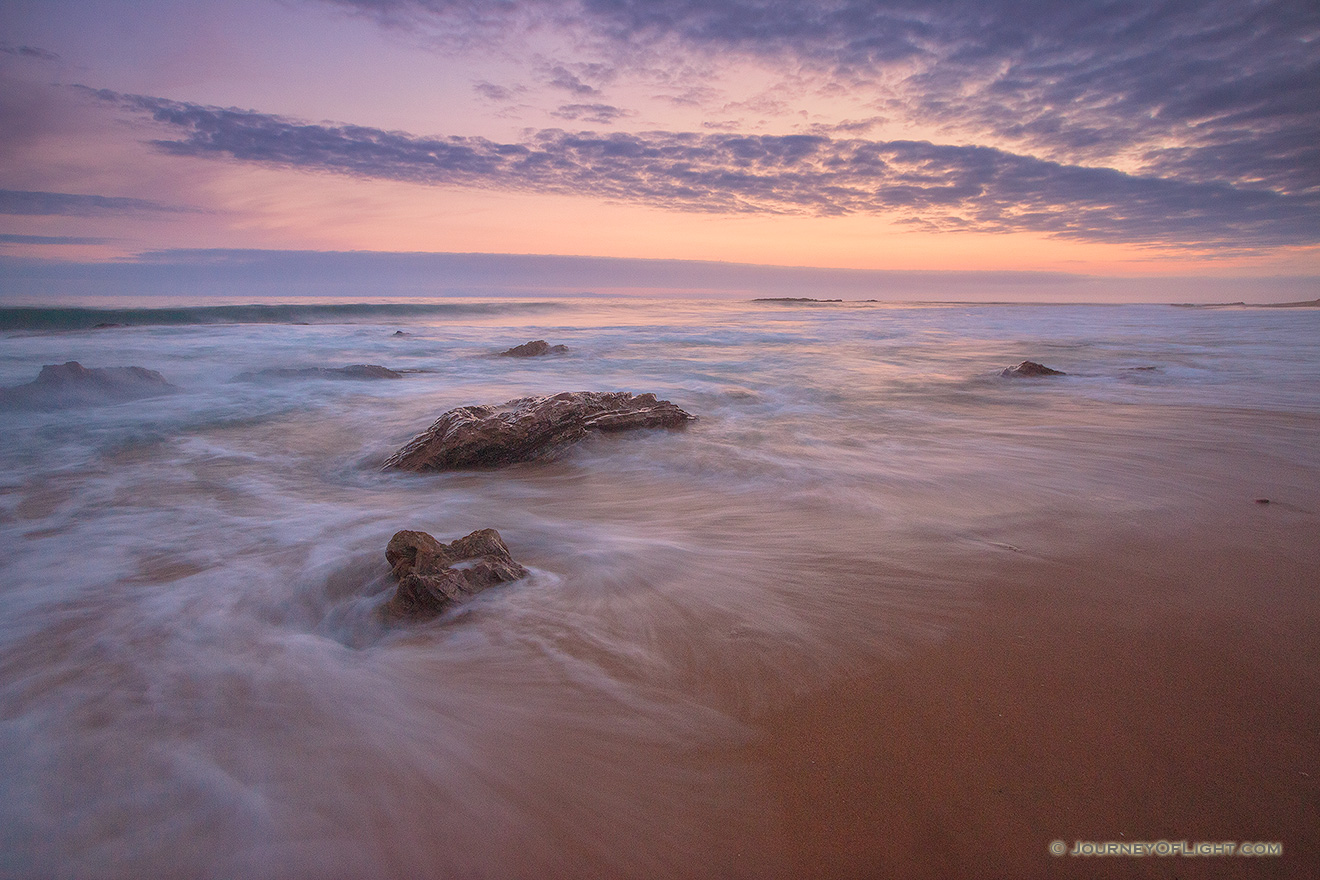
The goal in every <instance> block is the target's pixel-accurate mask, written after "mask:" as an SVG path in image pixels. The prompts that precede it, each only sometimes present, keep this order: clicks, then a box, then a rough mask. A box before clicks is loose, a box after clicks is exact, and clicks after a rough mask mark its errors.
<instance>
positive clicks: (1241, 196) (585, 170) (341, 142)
mask: <svg viewBox="0 0 1320 880" xmlns="http://www.w3.org/2000/svg"><path fill="white" fill-rule="evenodd" d="M97 94H98V96H99V97H100V98H102V99H103V100H106V101H110V102H114V103H117V104H119V105H120V106H123V107H125V108H128V109H130V110H133V111H136V112H140V113H144V114H149V115H150V116H151V118H152V119H153V120H154V122H155V123H156V124H157V125H158V126H160V128H161V129H163V131H164V132H167V133H169V134H170V135H171V136H169V137H163V138H160V139H157V140H155V141H153V143H154V144H155V146H156V147H157V148H158V149H160V150H162V151H164V152H166V153H169V154H173V155H178V156H194V157H207V156H211V157H230V158H234V159H238V160H241V161H245V162H252V163H257V164H265V165H276V166H282V167H290V168H299V169H304V170H308V171H316V172H330V173H337V174H347V175H352V176H356V177H362V178H381V179H390V180H404V181H411V182H414V183H421V184H433V185H449V186H472V187H484V188H489V189H503V190H521V191H532V192H557V193H565V194H576V195H587V196H595V197H597V198H603V199H607V200H616V201H620V202H638V203H643V204H647V205H652V206H656V207H660V208H665V209H669V210H675V211H700V212H711V213H785V214H787V213H796V214H804V213H805V214H816V215H840V214H849V213H865V214H875V215H884V216H888V217H891V218H893V219H896V220H898V221H900V222H905V223H910V224H915V225H921V226H924V227H925V228H929V229H940V230H980V231H992V232H1014V231H1032V232H1043V233H1047V234H1050V235H1054V236H1058V237H1063V238H1070V239H1079V240H1086V241H1109V242H1132V243H1139V244H1149V245H1157V246H1199V247H1220V248H1224V247H1233V248H1239V247H1270V246H1280V245H1314V244H1317V243H1320V221H1318V220H1317V218H1320V193H1302V194H1290V193H1283V192H1278V191H1275V190H1271V189H1268V188H1263V187H1247V186H1233V185H1230V184H1227V183H1221V182H1194V181H1192V182H1189V181H1186V180H1181V179H1172V178H1167V179H1166V178H1158V177H1152V176H1142V175H1133V174H1127V173H1124V172H1121V171H1118V170H1115V169H1111V168H1103V167H1089V166H1083V165H1071V164H1066V163H1060V162H1055V161H1050V160H1045V159H1039V158H1036V157H1033V156H1026V155H1020V154H1015V153H1012V152H1008V151H1005V150H1000V149H994V148H990V147H982V146H967V145H948V144H934V143H930V142H928V141H916V140H887V141H884V140H866V139H861V138H850V137H837V138H836V137H831V136H828V135H807V134H800V135H747V134H735V133H704V134H697V133H688V132H665V131H659V132H644V133H635V134H630V133H610V134H597V133H593V132H577V133H572V132H565V131H561V130H558V129H547V130H542V131H538V132H533V133H531V134H529V135H528V136H527V137H526V138H525V139H524V140H523V141H522V142H520V143H499V142H495V141H491V140H488V139H485V138H479V137H457V136H449V137H419V136H415V135H411V134H408V133H405V132H398V131H384V130H381V129H376V128H367V127H363V126H354V125H326V124H311V123H306V122H301V121H298V120H293V119H288V118H285V117H281V116H275V115H270V114H264V113H258V112H256V111H251V110H238V109H232V108H231V109H224V108H218V107H206V106H201V105H196V104H187V103H181V102H176V101H169V100H165V99H161V98H152V97H144V96H126V95H119V94H116V93H113V92H99V93H97ZM88 198H91V197H88Z"/></svg>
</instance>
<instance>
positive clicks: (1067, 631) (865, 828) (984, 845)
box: [749, 496, 1320, 878]
mask: <svg viewBox="0 0 1320 880" xmlns="http://www.w3.org/2000/svg"><path fill="white" fill-rule="evenodd" d="M1294 497H1295V496H1294ZM1297 500H1302V499H1297ZM1193 518H1195V522H1193V521H1192V520H1193ZM1077 525H1081V524H1077ZM1085 525H1086V526H1089V527H1090V529H1092V530H1090V531H1088V532H1086V533H1084V534H1082V535H1077V534H1073V535H1071V536H1070V535H1067V534H1063V533H1060V534H1056V535H1052V536H1048V537H1047V536H1045V535H1042V536H1040V537H1041V543H1040V545H1039V546H1041V547H1044V548H1048V549H1045V550H1044V551H1043V552H1040V553H1031V552H1027V551H1026V550H1025V549H1024V550H1023V551H1022V552H1016V553H1015V552H1011V551H1009V552H1004V553H1002V554H1000V555H997V556H994V557H992V558H987V559H984V560H982V566H981V567H980V568H979V571H978V573H977V575H976V577H977V579H978V580H980V582H981V584H982V589H981V591H980V601H979V603H978V606H977V609H976V613H975V614H974V615H973V616H972V617H971V619H968V620H966V621H964V622H963V623H962V624H960V625H957V626H955V627H954V628H953V629H951V630H950V631H949V632H948V633H947V637H946V638H944V639H942V640H940V641H939V642H938V643H935V644H929V645H926V646H922V647H918V648H914V649H912V650H910V651H907V652H905V653H904V654H903V655H902V656H901V657H897V658H876V659H873V660H871V661H870V662H867V663H864V664H859V665H858V667H857V668H856V669H855V670H853V671H852V672H851V673H850V674H847V675H841V676H840V677H839V679H838V680H837V681H835V682H834V683H833V684H831V685H829V686H828V687H824V688H822V689H821V690H819V691H818V692H816V693H814V694H812V695H811V696H809V697H808V698H806V699H804V700H802V701H801V702H799V703H798V704H796V705H794V706H792V707H790V708H788V709H787V710H785V711H782V712H777V713H773V714H771V715H769V716H768V717H766V718H765V719H764V723H765V725H766V729H765V733H764V735H763V737H762V738H761V739H760V740H759V742H758V743H757V745H756V747H755V748H754V749H753V750H752V752H751V755H750V757H749V759H750V760H752V761H754V762H756V763H757V764H759V765H760V766H761V767H762V768H763V769H764V770H765V773H766V774H767V783H766V784H767V789H768V791H769V793H770V794H771V797H772V799H773V800H772V802H773V803H774V804H775V805H776V806H777V808H778V809H777V810H775V811H768V814H770V815H774V816H775V819H776V822H775V823H774V826H773V832H772V833H771V834H770V835H769V839H771V840H773V841H775V842H776V844H777V846H778V848H779V850H780V852H781V853H782V854H783V856H784V859H785V864H786V865H789V866H791V867H790V868H788V869H787V870H786V871H785V875H786V876H801V877H931V878H935V877H956V876H962V877H972V876H979V877H1020V878H1025V877H1118V876H1123V877H1309V876H1314V874H1315V871H1316V870H1317V866H1320V831H1317V829H1320V759H1318V758H1317V756H1320V705H1317V701H1316V699H1315V694H1316V688H1317V686H1318V685H1320V584H1318V583H1317V575H1316V573H1317V572H1320V542H1317V541H1316V538H1315V532H1314V511H1312V510H1309V509H1307V510H1304V509H1302V508H1301V507H1300V506H1296V507H1295V506H1291V505H1285V504H1280V503H1279V502H1278V501H1274V502H1273V503H1271V504H1270V505H1259V504H1256V503H1254V501H1253V499H1252V498H1250V497H1246V496H1240V497H1238V498H1237V499H1234V500H1227V499H1225V503H1222V504H1219V503H1214V504H1207V505H1206V506H1205V507H1204V508H1202V509H1200V510H1199V511H1196V512H1195V515H1194V517H1193V515H1192V514H1191V513H1189V516H1188V519H1187V520H1186V521H1183V522H1167V521H1154V522H1132V523H1113V522H1108V523H1106V522H1093V523H1086V524H1085ZM1078 545H1081V546H1078ZM1055 840H1063V841H1065V842H1066V844H1067V846H1068V849H1069V850H1070V851H1071V850H1072V849H1073V848H1074V845H1075V842H1076V841H1125V840H1126V841H1152V842H1153V841H1159V840H1169V841H1187V842H1188V843H1189V844H1190V843H1194V842H1198V841H1236V842H1238V843H1241V842H1243V841H1277V842H1281V843H1282V844H1283V852H1284V855H1283V857H1281V858H1187V857H1176V856H1174V857H1165V858H1158V857H1147V858H1132V857H1109V858H1081V857H1073V856H1063V857H1057V858H1056V857H1053V856H1051V855H1050V854H1049V852H1048V849H1047V846H1048V844H1049V843H1050V842H1051V841H1055Z"/></svg>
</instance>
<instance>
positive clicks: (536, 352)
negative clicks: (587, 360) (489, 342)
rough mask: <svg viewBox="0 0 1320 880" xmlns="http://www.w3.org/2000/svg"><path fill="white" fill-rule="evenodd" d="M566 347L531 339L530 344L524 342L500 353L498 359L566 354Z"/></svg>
mask: <svg viewBox="0 0 1320 880" xmlns="http://www.w3.org/2000/svg"><path fill="white" fill-rule="evenodd" d="M567 353H568V346H567V345H551V344H550V343H548V342H546V341H545V340H544V339H533V340H532V341H531V342H524V343H523V344H522V345H515V346H514V347H513V348H510V349H508V350H506V351H502V352H500V357H519V358H529V357H540V356H541V355H546V354H567Z"/></svg>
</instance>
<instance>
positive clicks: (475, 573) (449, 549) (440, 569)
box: [384, 529, 527, 620]
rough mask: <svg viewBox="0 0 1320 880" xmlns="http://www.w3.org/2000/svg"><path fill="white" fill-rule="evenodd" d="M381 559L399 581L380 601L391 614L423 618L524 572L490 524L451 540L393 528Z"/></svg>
mask: <svg viewBox="0 0 1320 880" xmlns="http://www.w3.org/2000/svg"><path fill="white" fill-rule="evenodd" d="M385 560H386V561H387V562H388V563H389V564H390V572H391V574H393V575H394V579H395V580H396V581H397V582H398V587H397V589H395V591H394V595H393V596H392V597H390V600H389V602H388V603H386V605H385V607H384V613H385V616H386V617H388V618H391V619H395V620H425V619H427V618H430V617H435V616H436V615H437V614H440V613H441V612H442V611H444V610H445V609H446V608H448V607H449V606H450V605H452V604H453V603H455V602H458V601H460V600H462V599H465V598H467V597H468V596H473V595H475V594H477V593H479V592H481V591H482V590H484V589H486V588H487V587H492V586H494V585H495V584H501V583H505V582H508V581H516V580H518V579H519V578H521V577H525V576H526V574H527V569H525V568H523V567H522V566H521V565H519V564H518V563H516V562H514V561H513V557H512V556H510V555H509V548H508V547H506V546H505V544H504V541H503V540H502V539H501V538H500V533H499V532H497V531H495V530H494V529H479V530H477V531H475V532H473V533H472V534H470V535H468V536H467V537H465V538H459V539H458V540H457V541H454V542H453V543H450V544H441V543H440V542H439V541H437V540H436V539H435V538H433V537H431V536H430V535H428V534H427V533H426V532H414V531H402V532H396V533H395V535H394V537H393V538H391V539H390V543H389V546H388V547H386V548H385Z"/></svg>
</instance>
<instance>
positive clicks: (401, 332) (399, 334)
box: [394, 330, 412, 336]
mask: <svg viewBox="0 0 1320 880" xmlns="http://www.w3.org/2000/svg"><path fill="white" fill-rule="evenodd" d="M394 335H395V336H412V334H411V333H404V332H403V331H402V330H395V331H394Z"/></svg>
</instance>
